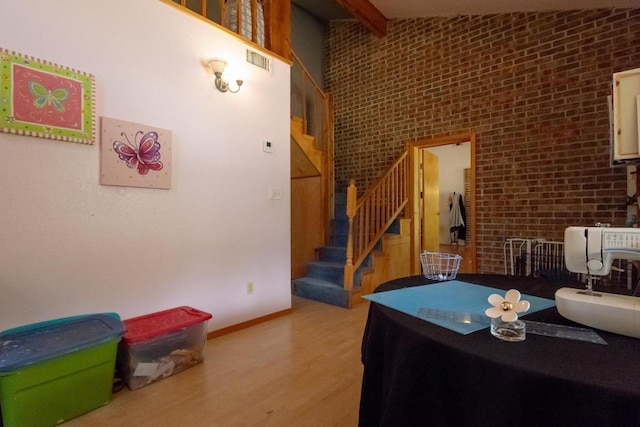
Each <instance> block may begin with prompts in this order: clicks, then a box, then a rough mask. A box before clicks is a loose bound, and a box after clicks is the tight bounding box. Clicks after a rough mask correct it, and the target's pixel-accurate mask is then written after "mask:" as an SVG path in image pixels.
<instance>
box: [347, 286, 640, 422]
mask: <svg viewBox="0 0 640 427" xmlns="http://www.w3.org/2000/svg"><path fill="white" fill-rule="evenodd" d="M457 280H460V281H464V282H469V283H476V284H480V285H485V286H491V287H495V288H499V289H505V290H506V289H511V288H514V289H518V290H519V291H520V292H521V293H523V294H529V295H536V296H540V297H544V298H550V299H553V298H554V293H555V290H556V289H557V288H558V287H560V286H559V285H557V284H554V283H552V282H547V281H545V280H544V279H539V278H531V277H514V276H501V275H481V274H460V275H458V277H457ZM429 283H434V282H432V281H430V280H427V279H425V278H424V277H422V276H413V277H407V278H402V279H396V280H393V281H390V282H387V283H385V284H382V285H380V286H379V287H378V288H377V289H376V292H381V291H387V290H393V289H399V288H403V287H408V286H418V285H424V284H429ZM522 318H523V319H524V320H535V321H540V322H547V323H554V324H563V325H572V326H581V325H577V324H575V323H573V322H571V321H569V320H567V319H565V318H563V317H562V316H560V314H559V313H558V311H557V309H556V308H555V307H553V308H550V309H546V310H543V311H540V312H537V313H531V314H529V315H524V316H522ZM598 333H599V334H600V335H601V336H602V338H604V339H605V341H607V343H608V345H598V344H592V343H588V342H583V341H575V340H568V339H560V338H553V337H546V336H540V335H532V334H527V338H526V340H525V341H523V342H517V343H508V342H504V341H501V340H499V339H497V338H495V337H493V336H492V335H491V334H490V332H489V330H488V329H484V330H481V331H478V332H473V333H471V334H468V335H461V334H458V333H456V332H453V331H450V330H448V329H446V328H442V327H440V326H437V325H434V324H431V323H429V322H426V321H424V320H421V319H419V318H416V317H413V316H410V315H408V314H404V313H401V312H399V311H396V310H393V309H391V308H388V307H385V306H383V305H380V304H377V303H373V302H372V303H371V305H370V308H369V315H368V319H367V324H366V327H365V331H364V336H363V341H362V363H363V364H364V374H363V380H362V392H361V398H360V419H359V425H360V427H372V426H389V427H391V426H392V427H402V426H411V427H417V426H437V427H439V426H451V427H463V426H474V427H478V426H485V425H486V426H492V427H501V426H505V427H519V426H531V427H533V426H535V427H538V426H549V427H556V426H576V427H577V426H580V427H589V426H594V427H595V426H598V427H606V426H612V427H613V426H615V427H621V426H634V427H638V426H640V340H638V339H635V338H629V337H624V336H621V335H616V334H612V333H608V332H604V331H598Z"/></svg>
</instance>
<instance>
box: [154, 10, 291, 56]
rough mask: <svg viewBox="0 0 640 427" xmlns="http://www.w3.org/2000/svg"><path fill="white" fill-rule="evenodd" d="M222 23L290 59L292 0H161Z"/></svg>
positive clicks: (255, 42)
mask: <svg viewBox="0 0 640 427" xmlns="http://www.w3.org/2000/svg"><path fill="white" fill-rule="evenodd" d="M162 1H163V2H165V3H169V4H172V5H175V6H181V7H182V10H185V11H190V12H193V13H195V14H197V15H200V16H202V17H204V18H206V19H208V20H209V21H212V22H215V23H217V24H220V25H222V26H224V27H226V28H227V29H229V30H231V31H233V32H234V33H236V34H238V35H240V36H241V37H244V38H245V39H248V40H250V41H251V42H253V43H254V44H256V45H258V46H261V47H263V48H265V49H267V50H269V51H271V52H273V53H275V54H276V55H279V56H281V57H283V58H285V59H287V60H288V59H289V54H290V51H291V44H290V39H291V3H290V0H162Z"/></svg>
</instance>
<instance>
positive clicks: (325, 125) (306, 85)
mask: <svg viewBox="0 0 640 427" xmlns="http://www.w3.org/2000/svg"><path fill="white" fill-rule="evenodd" d="M291 59H292V61H293V64H292V66H291V116H292V117H298V118H301V119H302V122H303V126H304V133H305V134H306V135H310V136H313V137H314V144H315V148H316V149H317V150H320V151H322V152H323V153H324V159H325V165H324V170H323V171H322V173H323V180H322V182H323V189H322V192H323V197H324V200H325V201H326V202H325V218H326V220H327V223H328V222H329V221H330V220H332V219H333V216H334V206H335V188H334V182H335V177H334V169H333V166H334V155H335V153H334V145H333V96H332V95H331V94H329V93H325V92H324V91H323V90H322V88H321V86H320V85H319V84H318V83H317V82H316V81H315V80H314V79H313V77H312V76H311V73H309V71H308V70H307V69H306V68H305V66H304V65H303V64H302V61H301V60H300V58H299V57H298V55H296V53H295V52H293V51H291ZM326 230H327V232H326V235H325V242H326V243H327V244H328V243H329V242H330V241H331V236H330V230H331V227H326Z"/></svg>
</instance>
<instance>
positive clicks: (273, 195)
mask: <svg viewBox="0 0 640 427" xmlns="http://www.w3.org/2000/svg"><path fill="white" fill-rule="evenodd" d="M280 199H282V188H280V187H269V200H280Z"/></svg>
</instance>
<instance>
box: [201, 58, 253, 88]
mask: <svg viewBox="0 0 640 427" xmlns="http://www.w3.org/2000/svg"><path fill="white" fill-rule="evenodd" d="M207 66H208V67H209V70H211V73H213V75H214V76H215V79H214V83H215V85H216V89H218V90H219V91H220V92H227V91H229V92H231V93H238V92H239V91H240V86H242V83H244V82H243V81H242V79H237V80H236V85H238V88H237V89H236V90H231V87H230V86H229V82H227V81H226V80H224V79H223V78H222V73H224V69H225V67H226V66H227V62H226V61H224V60H222V59H218V58H213V59H208V60H207Z"/></svg>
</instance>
